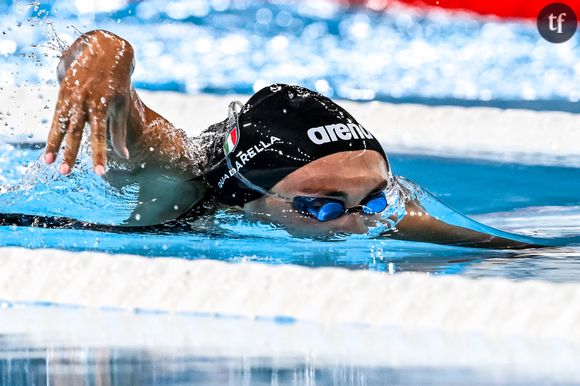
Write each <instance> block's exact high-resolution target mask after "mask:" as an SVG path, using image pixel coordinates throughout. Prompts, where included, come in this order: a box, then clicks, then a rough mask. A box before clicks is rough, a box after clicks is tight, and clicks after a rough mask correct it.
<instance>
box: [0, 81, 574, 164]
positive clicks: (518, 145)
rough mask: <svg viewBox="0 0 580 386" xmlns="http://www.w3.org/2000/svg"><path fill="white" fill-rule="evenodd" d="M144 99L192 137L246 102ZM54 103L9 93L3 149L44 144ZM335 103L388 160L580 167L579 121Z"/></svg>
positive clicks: (551, 115)
mask: <svg viewBox="0 0 580 386" xmlns="http://www.w3.org/2000/svg"><path fill="white" fill-rule="evenodd" d="M139 94H140V95H141V96H142V98H143V100H144V101H145V103H146V104H148V105H149V106H150V107H151V108H153V109H154V110H155V111H157V112H159V113H161V114H162V115H164V116H165V117H167V118H168V119H169V120H170V121H172V122H174V123H175V125H176V126H177V127H180V128H183V129H184V130H186V131H187V132H188V134H190V135H195V134H196V133H198V132H200V131H201V130H203V129H205V128H206V127H208V126H209V125H210V124H212V123H216V122H220V121H222V120H223V119H224V118H226V117H227V111H228V110H227V107H228V104H229V103H230V102H231V101H232V100H237V99H238V100H241V101H245V99H246V98H247V96H239V95H225V96H218V95H203V94H202V95H184V94H178V93H172V92H147V91H142V90H141V91H139ZM39 95H41V96H42V98H39V97H38V96H39ZM56 95H57V89H56V87H47V86H42V87H40V86H23V87H12V88H6V89H5V90H4V91H3V92H2V94H1V95H0V103H1V105H2V106H4V107H3V109H2V112H3V113H4V115H2V116H0V118H1V122H0V123H4V124H6V126H4V125H3V127H5V128H6V130H2V132H1V133H0V141H9V142H19V141H37V142H38V141H44V140H45V139H46V135H47V132H48V128H49V126H50V121H51V119H52V113H53V109H54V104H55V97H56ZM337 102H338V103H339V104H341V105H343V106H344V107H345V108H346V109H347V110H349V111H350V112H351V113H352V114H353V116H354V117H355V118H357V119H358V120H359V122H360V123H361V124H363V126H365V128H367V129H369V130H370V131H371V132H372V133H373V134H374V135H375V136H376V137H377V138H378V139H379V140H380V141H381V143H383V145H384V146H385V148H386V150H387V152H404V153H410V154H427V155H441V156H450V157H467V158H480V159H489V160H498V161H513V162H518V163H526V164H542V165H568V166H574V167H580V154H579V152H578V143H580V118H579V116H578V115H577V114H571V113H563V112H537V111H528V110H502V109H497V108H486V107H474V108H463V107H449V106H437V107H430V106H424V105H415V104H391V103H383V102H365V103H356V102H348V101H337ZM6 113H10V115H7V114H6ZM305 129H307V128H305Z"/></svg>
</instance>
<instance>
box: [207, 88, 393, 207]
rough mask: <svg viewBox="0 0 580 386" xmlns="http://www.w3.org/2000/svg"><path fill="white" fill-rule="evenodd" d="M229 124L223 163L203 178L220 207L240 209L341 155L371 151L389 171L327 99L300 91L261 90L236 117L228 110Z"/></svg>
mask: <svg viewBox="0 0 580 386" xmlns="http://www.w3.org/2000/svg"><path fill="white" fill-rule="evenodd" d="M240 105H241V104H240ZM228 125H229V129H228V132H227V134H226V139H225V143H224V154H225V158H223V159H222V160H221V161H220V162H219V163H217V164H216V165H214V166H213V167H212V168H211V169H210V170H209V171H208V172H207V173H206V174H205V176H204V178H205V180H206V181H207V183H208V184H209V185H210V186H211V187H213V188H214V189H215V190H216V192H217V196H218V199H219V200H220V201H221V202H223V203H225V204H229V205H240V206H243V205H244V204H245V203H246V202H250V201H252V200H255V199H257V198H260V197H261V196H262V195H263V194H264V192H265V191H268V190H270V189H271V188H272V187H273V186H274V185H276V184H277V183H278V182H279V181H280V180H282V179H283V178H284V177H286V176H287V175H288V174H290V173H292V172H293V171H295V170H296V169H299V168H300V167H302V166H304V165H306V164H308V163H310V162H312V161H314V160H317V159H319V158H322V157H324V156H327V155H330V154H334V153H338V152H341V151H350V150H375V151H378V152H379V153H380V154H381V155H382V156H383V158H384V159H385V161H386V163H387V168H388V167H389V162H388V160H387V156H386V155H385V153H384V151H383V148H382V147H381V144H380V143H379V141H377V140H376V139H375V138H374V137H373V136H372V134H370V133H369V132H368V131H367V130H366V129H365V128H363V127H362V126H361V125H360V124H358V123H357V121H356V120H355V119H354V118H353V117H352V116H351V115H350V114H349V113H348V112H347V111H346V110H344V109H343V108H342V107H340V106H339V105H337V104H336V103H334V102H333V101H331V100H330V99H329V98H327V97H325V96H323V95H320V94H318V93H316V92H314V91H311V90H308V89H306V88H303V87H298V86H289V85H286V84H274V85H272V86H269V87H265V88H263V89H262V90H260V91H258V92H257V93H256V94H254V95H253V96H252V97H251V98H250V100H249V101H248V102H247V103H246V104H245V105H244V106H243V107H242V108H241V111H240V112H239V114H238V113H237V112H236V111H235V106H234V104H232V105H230V117H229V119H228Z"/></svg>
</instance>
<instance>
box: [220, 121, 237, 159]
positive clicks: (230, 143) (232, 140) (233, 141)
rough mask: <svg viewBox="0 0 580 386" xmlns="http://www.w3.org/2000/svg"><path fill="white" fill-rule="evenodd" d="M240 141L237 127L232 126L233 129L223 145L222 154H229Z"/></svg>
mask: <svg viewBox="0 0 580 386" xmlns="http://www.w3.org/2000/svg"><path fill="white" fill-rule="evenodd" d="M239 139H240V135H239V132H238V127H237V126H234V128H233V129H231V130H230V133H229V134H228V137H227V138H226V142H225V143H224V152H225V153H226V155H228V154H230V153H231V152H232V151H234V149H235V148H236V145H237V144H238V140H239Z"/></svg>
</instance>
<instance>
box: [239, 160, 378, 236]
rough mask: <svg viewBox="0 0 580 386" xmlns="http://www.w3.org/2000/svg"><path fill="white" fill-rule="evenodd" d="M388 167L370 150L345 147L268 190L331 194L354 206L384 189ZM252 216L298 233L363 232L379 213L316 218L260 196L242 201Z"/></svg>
mask: <svg viewBox="0 0 580 386" xmlns="http://www.w3.org/2000/svg"><path fill="white" fill-rule="evenodd" d="M388 180H389V171H388V169H387V164H386V162H385V160H384V159H383V157H382V156H381V155H380V154H379V153H378V152H376V151H374V150H366V151H346V152H340V153H335V154H332V155H329V156H326V157H323V158H320V159H318V160H316V161H313V162H311V163H309V164H307V165H305V166H303V167H301V168H300V169H298V170H296V171H294V172H293V173H291V174H289V175H288V176H286V177H285V178H284V179H283V180H281V181H280V182H278V183H277V184H276V185H275V186H274V187H273V188H272V189H271V191H272V192H273V193H277V194H278V195H280V196H283V197H288V198H290V199H292V198H294V197H295V196H308V197H325V198H334V199H338V200H341V201H343V202H344V204H345V205H346V207H347V208H351V207H355V206H357V205H359V204H360V203H361V201H363V200H364V199H365V198H367V197H368V196H369V195H370V194H372V193H376V192H378V191H381V190H383V189H385V188H386V187H387V185H388ZM244 212H245V213H247V214H248V215H249V216H251V217H252V218H254V219H257V220H263V221H268V222H273V223H278V224H281V225H283V226H284V227H285V228H286V229H287V230H288V232H289V233H290V234H292V235H294V236H298V237H320V236H328V235H332V234H335V233H367V232H368V229H369V227H371V226H373V225H375V224H376V222H377V221H378V219H379V217H380V215H378V214H377V215H365V214H361V213H348V214H344V215H342V216H340V217H338V218H336V219H334V220H330V221H324V222H321V221H318V220H317V219H315V218H312V217H309V216H306V215H304V214H301V213H298V212H297V211H296V210H294V209H293V208H292V204H291V203H290V202H287V201H284V200H280V199H277V198H275V197H269V196H264V197H261V198H259V199H257V200H254V201H251V202H249V203H247V204H246V205H244Z"/></svg>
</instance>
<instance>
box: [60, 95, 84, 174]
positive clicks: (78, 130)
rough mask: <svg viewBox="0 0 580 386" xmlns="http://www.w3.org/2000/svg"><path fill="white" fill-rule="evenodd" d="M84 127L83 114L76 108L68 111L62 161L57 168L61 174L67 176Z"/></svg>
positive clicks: (75, 157)
mask: <svg viewBox="0 0 580 386" xmlns="http://www.w3.org/2000/svg"><path fill="white" fill-rule="evenodd" d="M84 125H85V114H84V112H83V110H82V109H80V108H79V107H78V106H75V107H73V108H72V109H71V110H70V111H69V124H68V130H67V134H66V147H65V151H64V159H63V162H62V164H61V165H60V167H59V169H58V170H59V172H60V173H61V174H69V173H70V172H71V170H72V168H73V165H74V162H75V160H76V159H77V155H78V153H79V147H80V145H81V140H82V138H83V128H84Z"/></svg>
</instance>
